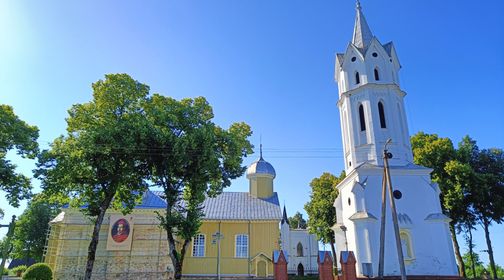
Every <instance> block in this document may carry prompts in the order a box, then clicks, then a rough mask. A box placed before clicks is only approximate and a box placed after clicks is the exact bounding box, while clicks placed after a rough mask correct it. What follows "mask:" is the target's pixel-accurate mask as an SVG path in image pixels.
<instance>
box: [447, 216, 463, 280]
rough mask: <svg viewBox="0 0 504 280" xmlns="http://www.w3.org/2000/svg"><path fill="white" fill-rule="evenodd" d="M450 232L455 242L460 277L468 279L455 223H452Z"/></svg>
mask: <svg viewBox="0 0 504 280" xmlns="http://www.w3.org/2000/svg"><path fill="white" fill-rule="evenodd" d="M450 232H451V237H452V241H453V247H454V248H455V257H456V258H457V263H458V270H459V276H461V277H463V278H466V274H465V265H464V260H463V259H462V255H460V247H459V244H458V241H457V233H456V232H455V225H454V224H453V223H450Z"/></svg>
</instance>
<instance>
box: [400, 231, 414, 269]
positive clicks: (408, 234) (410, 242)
mask: <svg viewBox="0 0 504 280" xmlns="http://www.w3.org/2000/svg"><path fill="white" fill-rule="evenodd" d="M401 233H402V234H404V235H406V238H407V244H406V246H407V250H409V251H410V253H411V256H409V257H408V256H406V254H404V261H405V262H406V264H410V263H411V262H413V261H414V260H415V250H413V240H412V238H411V232H410V231H409V230H407V229H402V228H401V229H400V230H399V236H401ZM401 249H402V245H401Z"/></svg>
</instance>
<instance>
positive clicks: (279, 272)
mask: <svg viewBox="0 0 504 280" xmlns="http://www.w3.org/2000/svg"><path fill="white" fill-rule="evenodd" d="M273 277H274V279H275V280H287V279H288V278H287V257H286V256H285V254H284V252H283V250H279V251H276V250H275V251H273Z"/></svg>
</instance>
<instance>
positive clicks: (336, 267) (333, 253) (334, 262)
mask: <svg viewBox="0 0 504 280" xmlns="http://www.w3.org/2000/svg"><path fill="white" fill-rule="evenodd" d="M330 244H331V251H332V255H333V274H334V275H335V276H336V277H335V279H338V276H339V273H338V257H337V256H336V249H335V248H334V240H331V242H330Z"/></svg>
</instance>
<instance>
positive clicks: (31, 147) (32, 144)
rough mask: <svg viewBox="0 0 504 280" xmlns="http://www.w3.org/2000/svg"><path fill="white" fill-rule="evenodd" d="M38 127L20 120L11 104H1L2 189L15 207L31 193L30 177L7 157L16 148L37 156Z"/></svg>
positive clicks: (28, 156) (17, 151)
mask: <svg viewBox="0 0 504 280" xmlns="http://www.w3.org/2000/svg"><path fill="white" fill-rule="evenodd" d="M38 136H39V133H38V128H37V127H36V126H31V125H28V124H27V123H25V122H24V121H22V120H20V119H19V118H18V116H16V115H15V114H14V110H13V109H12V107H11V106H8V105H0V190H2V191H4V192H5V193H6V198H7V201H8V202H9V204H10V205H12V206H14V207H18V206H19V201H20V200H23V199H27V198H29V197H30V195H31V184H30V179H29V178H28V177H26V176H24V175H22V174H20V173H17V172H16V165H15V164H13V163H11V161H10V160H8V159H7V158H6V156H7V152H9V151H10V150H13V149H15V150H16V153H17V154H18V155H20V156H22V157H24V158H31V159H33V158H35V157H36V155H37V153H38V144H37V138H38Z"/></svg>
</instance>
